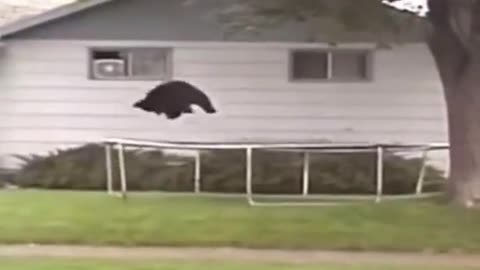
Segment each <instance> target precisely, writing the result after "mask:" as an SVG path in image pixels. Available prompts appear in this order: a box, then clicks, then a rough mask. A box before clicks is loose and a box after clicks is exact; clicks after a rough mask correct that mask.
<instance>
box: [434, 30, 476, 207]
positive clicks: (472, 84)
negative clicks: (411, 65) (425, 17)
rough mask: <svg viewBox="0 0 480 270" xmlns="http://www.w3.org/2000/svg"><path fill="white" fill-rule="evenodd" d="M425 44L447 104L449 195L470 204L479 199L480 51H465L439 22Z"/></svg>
mask: <svg viewBox="0 0 480 270" xmlns="http://www.w3.org/2000/svg"><path fill="white" fill-rule="evenodd" d="M428 45H429V47H430V50H431V52H432V55H433V57H434V59H435V61H436V64H437V68H438V71H439V75H440V78H441V80H442V84H443V88H444V94H445V101H446V105H447V112H448V126H449V128H448V131H449V132H448V134H449V142H450V177H449V190H448V191H449V195H450V199H451V200H452V202H455V203H457V204H459V205H462V206H465V207H472V206H474V204H475V200H478V199H480V54H479V53H475V54H476V55H472V53H471V52H469V51H466V50H465V47H464V46H462V44H461V41H459V40H458V38H457V37H456V36H455V33H453V32H452V31H451V30H449V29H448V27H446V25H444V24H441V23H438V24H437V25H436V27H435V28H434V29H433V30H432V33H431V36H430V38H429V39H428Z"/></svg>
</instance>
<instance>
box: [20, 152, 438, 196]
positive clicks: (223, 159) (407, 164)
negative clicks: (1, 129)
mask: <svg viewBox="0 0 480 270" xmlns="http://www.w3.org/2000/svg"><path fill="white" fill-rule="evenodd" d="M104 155H105V152H104V149H103V147H101V146H99V145H94V144H91V145H86V146H83V147H80V148H74V149H69V150H62V151H56V152H52V153H50V154H49V155H47V156H30V157H19V158H22V160H24V165H23V167H22V168H21V170H20V171H19V172H18V173H17V174H16V176H15V179H14V180H15V183H16V184H17V185H19V186H21V187H33V188H49V189H87V190H98V189H105V188H106V181H105V179H106V173H105V157H104ZM112 158H113V164H114V167H113V172H114V173H115V174H114V177H115V179H119V176H118V165H117V164H118V161H117V155H113V156H112ZM125 159H126V165H127V166H126V172H127V177H128V188H129V189H130V190H164V191H191V190H193V175H194V159H193V158H191V157H185V156H183V157H182V156H176V155H171V154H164V153H162V152H160V151H152V150H150V151H146V150H144V151H140V150H127V151H126V152H125ZM302 162H303V156H302V155H301V154H299V153H285V152H282V153H280V152H266V151H255V152H254V162H253V164H254V167H253V183H254V191H255V192H256V193H287V194H288V193H300V192H301V190H302V180H301V178H302V168H303V167H302V166H303V163H302ZM375 162H376V159H375V155H374V154H371V153H367V154H366V153H361V154H335V155H334V154H312V157H311V165H310V171H311V172H310V179H311V181H310V191H311V192H312V193H322V194H323V193H334V194H337V193H342V194H350V193H374V192H375V187H376V183H375V180H374V179H375V172H376V170H375ZM419 169H420V161H419V160H418V159H404V158H401V157H398V156H390V157H388V158H386V163H385V192H386V193H388V194H403V193H411V192H413V191H414V189H415V184H416V181H417V177H418V173H419ZM245 171H246V168H245V153H244V151H240V150H218V151H212V152H204V153H203V154H202V166H201V173H202V189H203V190H204V191H212V192H235V193H241V192H244V191H245ZM439 179H442V176H441V173H440V172H439V171H438V170H435V169H434V168H431V167H429V169H428V171H427V177H426V180H427V181H430V180H439ZM118 182H119V181H118V180H117V181H115V188H116V189H118V188H119V187H118V186H119V185H118ZM442 182H443V181H438V183H439V184H435V185H429V186H428V187H427V190H429V191H438V190H440V189H441V188H442V184H441V183H442Z"/></svg>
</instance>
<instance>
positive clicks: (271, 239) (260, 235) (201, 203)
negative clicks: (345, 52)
mask: <svg viewBox="0 0 480 270" xmlns="http://www.w3.org/2000/svg"><path fill="white" fill-rule="evenodd" d="M0 220H1V222H0V243H32V242H33V243H41V244H91V245H125V246H134V245H142V246H148V245H164V246H205V247H208V246H234V247H252V248H282V249H330V250H335V249H342V250H382V251H421V250H430V251H448V250H457V251H458V250H463V251H469V252H478V253H480V233H479V225H480V212H479V211H475V210H459V209H454V208H450V207H447V206H443V205H440V204H434V203H432V202H401V203H400V202H389V203H387V202H385V203H382V204H379V205H375V204H363V205H355V206H352V205H350V206H341V207H303V208H302V207H293V208H286V207H285V208H284V207H278V208H252V207H249V206H248V205H247V204H246V202H245V201H244V200H243V199H241V200H239V199H219V198H217V199H212V198H209V199H208V198H192V197H189V198H187V197H163V196H161V195H135V196H132V197H130V198H129V200H128V202H127V203H125V202H123V201H122V200H120V199H119V198H114V197H109V196H107V195H106V194H103V193H94V192H83V193H82V192H40V191H5V192H0ZM9 269H12V268H9ZM20 269H22V268H20ZM106 269H108V268H106ZM147 269H148V268H147ZM154 269H155V268H154ZM173 269H175V268H173ZM182 269H183V268H182ZM184 269H189V268H188V267H187V268H184Z"/></svg>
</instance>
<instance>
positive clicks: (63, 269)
mask: <svg viewBox="0 0 480 270" xmlns="http://www.w3.org/2000/svg"><path fill="white" fill-rule="evenodd" d="M0 265H1V266H2V269H8V270H244V269H249V270H474V269H476V268H462V267H455V268H442V267H435V268H433V267H432V268H425V267H401V266H391V265H358V266H341V265H287V264H238V263H237V264H236V263H219V262H215V263H213V262H210V263H204V262H202V263H193V262H127V263H126V262H121V263H120V262H111V261H79V260H69V261H68V260H40V259H35V260H21V261H20V260H11V259H3V260H2V259H0ZM477 270H478V269H477Z"/></svg>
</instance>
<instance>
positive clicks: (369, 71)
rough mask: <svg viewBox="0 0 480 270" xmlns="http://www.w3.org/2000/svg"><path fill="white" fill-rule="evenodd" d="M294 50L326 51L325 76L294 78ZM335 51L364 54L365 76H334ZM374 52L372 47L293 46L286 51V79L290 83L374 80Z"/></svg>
mask: <svg viewBox="0 0 480 270" xmlns="http://www.w3.org/2000/svg"><path fill="white" fill-rule="evenodd" d="M296 52H312V53H319V52H321V53H327V61H328V62H327V63H326V66H327V71H326V73H327V78H326V79H323V78H308V79H303V78H295V76H294V74H295V72H294V70H293V69H294V57H295V53H296ZM335 52H339V53H342V52H347V53H349V52H358V53H362V54H364V55H365V56H366V59H365V64H366V67H365V73H366V74H365V77H364V78H357V79H343V78H335V77H334V76H333V75H332V73H333V54H334V53H335ZM374 54H375V50H374V49H373V48H359V49H357V48H295V49H290V50H289V51H288V81H289V82H291V83H302V82H305V83H361V82H372V81H373V80H374V74H373V73H374V72H373V71H374Z"/></svg>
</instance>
